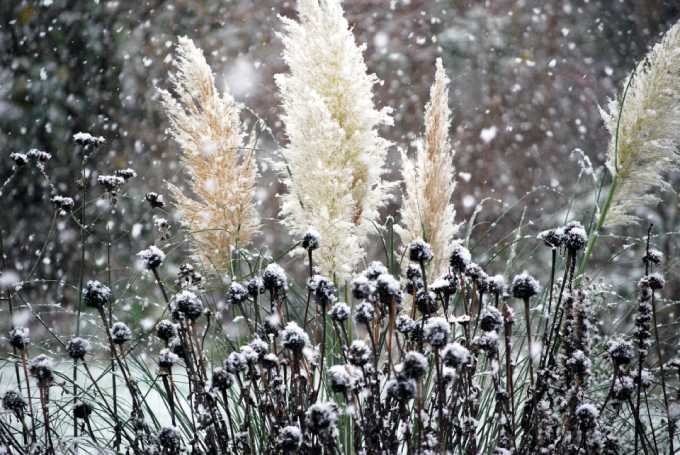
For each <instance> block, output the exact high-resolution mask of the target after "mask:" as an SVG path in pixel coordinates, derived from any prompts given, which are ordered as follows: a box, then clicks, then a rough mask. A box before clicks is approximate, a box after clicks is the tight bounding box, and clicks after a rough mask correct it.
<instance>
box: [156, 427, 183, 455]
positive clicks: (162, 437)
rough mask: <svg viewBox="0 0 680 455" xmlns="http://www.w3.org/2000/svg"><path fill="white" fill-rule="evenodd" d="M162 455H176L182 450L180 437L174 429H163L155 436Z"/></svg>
mask: <svg viewBox="0 0 680 455" xmlns="http://www.w3.org/2000/svg"><path fill="white" fill-rule="evenodd" d="M156 437H157V438H158V443H159V444H160V446H161V448H162V449H163V453H164V454H168V455H177V454H179V453H180V451H181V449H182V437H181V436H180V434H179V430H177V428H175V427H165V428H162V429H161V431H159V432H158V435H157V436H156Z"/></svg>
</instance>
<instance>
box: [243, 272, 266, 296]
mask: <svg viewBox="0 0 680 455" xmlns="http://www.w3.org/2000/svg"><path fill="white" fill-rule="evenodd" d="M246 287H247V288H248V294H250V296H251V297H252V298H255V297H257V296H258V295H259V294H263V293H264V291H265V289H264V283H263V282H262V278H260V277H258V276H254V277H252V278H251V279H250V280H248V285H247V286H246Z"/></svg>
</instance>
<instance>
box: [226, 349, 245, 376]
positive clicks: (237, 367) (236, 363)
mask: <svg viewBox="0 0 680 455" xmlns="http://www.w3.org/2000/svg"><path fill="white" fill-rule="evenodd" d="M224 369H225V370H227V371H228V372H229V373H231V374H239V373H240V372H241V371H245V370H247V369H248V360H247V359H246V357H245V356H244V355H243V354H242V353H240V352H236V351H233V352H230V353H229V355H228V356H227V358H226V359H225V361H224Z"/></svg>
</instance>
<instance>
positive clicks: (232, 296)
mask: <svg viewBox="0 0 680 455" xmlns="http://www.w3.org/2000/svg"><path fill="white" fill-rule="evenodd" d="M248 295H249V292H248V289H246V288H245V287H244V286H243V285H242V284H240V283H237V282H236V281H232V282H231V284H230V285H229V290H228V291H227V301H228V302H229V303H230V304H232V305H237V306H238V305H242V304H244V303H246V302H247V301H248Z"/></svg>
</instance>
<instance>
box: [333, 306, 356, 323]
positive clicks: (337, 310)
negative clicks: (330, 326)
mask: <svg viewBox="0 0 680 455" xmlns="http://www.w3.org/2000/svg"><path fill="white" fill-rule="evenodd" d="M350 313H351V310H350V308H349V305H347V304H346V303H344V302H338V303H336V304H335V305H333V306H332V307H331V309H330V311H329V312H328V315H329V316H330V317H331V319H332V320H333V321H335V322H344V321H346V320H347V319H349V316H350Z"/></svg>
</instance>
